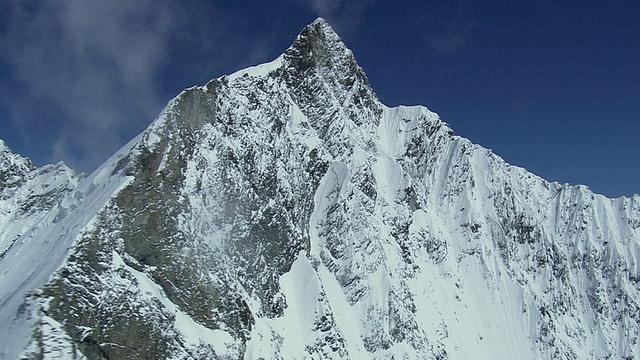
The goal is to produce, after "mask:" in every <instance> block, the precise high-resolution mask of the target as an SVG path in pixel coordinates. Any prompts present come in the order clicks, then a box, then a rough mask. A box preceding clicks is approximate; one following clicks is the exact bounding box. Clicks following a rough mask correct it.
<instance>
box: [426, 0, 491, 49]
mask: <svg viewBox="0 0 640 360" xmlns="http://www.w3.org/2000/svg"><path fill="white" fill-rule="evenodd" d="M474 6H476V5H474V4H473V3H471V2H468V1H466V0H453V1H446V2H438V1H425V2H424V3H423V4H422V6H420V7H419V10H418V11H420V12H421V16H417V19H419V21H420V23H419V24H418V26H420V27H422V28H423V29H422V31H424V33H425V34H426V41H427V44H428V45H429V46H430V47H431V48H433V49H434V50H435V51H436V52H438V53H440V54H445V55H454V54H457V53H459V52H460V51H462V50H464V49H465V48H467V47H468V46H470V42H469V38H470V36H471V34H472V33H473V31H474V29H475V27H476V16H477V15H478V11H479V10H478V9H476V8H475V7H474Z"/></svg>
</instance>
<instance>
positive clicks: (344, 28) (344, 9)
mask: <svg viewBox="0 0 640 360" xmlns="http://www.w3.org/2000/svg"><path fill="white" fill-rule="evenodd" d="M300 2H301V4H303V5H304V6H307V7H308V8H310V9H311V10H312V11H313V12H315V13H316V15H317V16H320V17H323V18H324V19H326V20H327V21H329V23H330V24H331V26H332V27H334V28H335V29H336V30H337V31H338V32H339V33H345V32H350V31H354V29H355V28H357V27H358V26H359V25H360V23H361V21H362V20H363V18H364V17H365V15H366V12H367V10H368V9H370V8H371V7H372V6H373V5H375V3H376V2H377V0H360V1H350V0H300Z"/></svg>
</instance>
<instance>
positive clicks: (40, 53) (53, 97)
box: [1, 0, 180, 168]
mask: <svg viewBox="0 0 640 360" xmlns="http://www.w3.org/2000/svg"><path fill="white" fill-rule="evenodd" d="M8 11H9V18H8V21H7V24H6V28H7V29H6V30H7V31H6V32H5V33H4V35H3V37H2V39H1V41H2V45H3V48H5V49H10V50H11V51H9V52H5V53H4V54H3V56H4V58H5V60H6V61H7V62H8V63H9V64H10V65H11V66H12V67H13V70H14V77H15V78H16V79H17V80H18V81H20V82H21V83H22V84H23V87H24V89H25V93H24V94H23V95H24V96H29V97H32V98H33V102H32V103H37V102H44V103H47V104H51V105H52V106H54V107H55V108H56V109H57V111H59V112H60V113H61V114H62V115H63V116H65V117H66V121H65V122H64V123H61V124H60V129H58V130H57V131H56V133H57V134H56V136H57V139H56V141H55V145H54V147H53V149H52V150H53V154H52V157H53V158H57V159H67V160H68V161H70V162H72V163H73V164H72V165H77V166H78V167H80V168H87V167H88V166H89V164H94V163H95V162H96V161H97V159H98V158H99V159H103V158H104V157H105V152H106V151H112V149H113V148H114V146H116V145H117V144H119V143H120V142H121V140H120V139H119V133H120V132H121V130H122V128H123V127H126V126H129V125H130V124H131V123H138V124H140V122H142V121H145V122H146V121H148V119H149V117H152V116H154V114H153V112H155V111H157V109H158V107H159V106H160V105H159V103H160V98H159V96H158V94H157V92H156V91H155V90H154V84H153V81H154V80H153V79H154V74H155V73H156V72H157V70H158V68H159V66H160V65H161V64H162V62H163V61H164V59H165V56H166V54H167V50H168V47H169V46H170V43H169V41H170V39H171V36H170V34H171V32H172V31H174V30H175V28H176V26H177V25H178V24H179V23H180V21H179V19H178V18H177V17H178V16H179V15H178V13H177V12H174V11H173V9H172V2H170V1H162V0H161V1H151V0H139V1H128V0H110V1H91V2H88V1H82V0H64V1H63V0H53V1H46V2H32V1H14V2H13V3H11V6H10V8H9V9H8ZM30 115H31V116H30ZM36 115H37V116H42V114H34V113H31V114H29V113H25V112H23V111H16V110H15V109H14V121H25V122H28V121H35V119H33V118H32V116H36Z"/></svg>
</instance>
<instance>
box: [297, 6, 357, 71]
mask: <svg viewBox="0 0 640 360" xmlns="http://www.w3.org/2000/svg"><path fill="white" fill-rule="evenodd" d="M285 57H288V58H289V59H291V60H292V63H293V64H294V65H296V67H297V68H299V69H301V70H308V69H310V68H314V67H316V66H321V67H326V66H329V67H332V65H335V62H336V61H339V60H344V61H347V62H352V63H354V64H355V58H354V57H353V53H351V51H350V50H349V49H347V47H346V45H345V44H344V43H343V42H342V39H340V36H338V34H337V33H336V32H335V31H334V30H333V28H331V26H330V25H329V24H328V23H327V22H326V21H325V20H324V19H323V18H317V19H316V20H315V21H314V22H312V23H311V24H309V25H307V26H306V27H305V28H304V29H303V30H302V31H301V32H300V34H299V35H298V37H297V38H296V40H295V41H294V43H293V45H291V48H289V49H288V50H287V51H286V52H285Z"/></svg>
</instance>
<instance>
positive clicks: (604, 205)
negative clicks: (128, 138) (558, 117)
mask: <svg viewBox="0 0 640 360" xmlns="http://www.w3.org/2000/svg"><path fill="white" fill-rule="evenodd" d="M3 164H4V163H3ZM11 164H14V165H12V166H13V167H11V166H9V167H7V166H3V169H6V168H11V169H12V170H10V171H8V170H2V173H1V174H2V175H1V176H2V179H3V181H5V183H3V187H2V191H3V193H2V194H5V193H9V192H11V194H14V193H17V190H12V189H17V188H23V187H24V186H25V185H24V184H26V183H28V181H27V180H21V179H26V178H27V176H26V175H24V174H29V173H31V172H33V171H35V170H34V169H33V166H32V165H30V164H29V163H28V161H26V160H20V161H13V162H12V163H11ZM58 168H59V169H63V170H56V171H53V170H50V171H49V172H50V173H53V174H58V175H56V176H58V178H65V179H68V180H66V182H65V181H62V180H60V181H59V182H58V183H56V184H59V186H55V187H54V188H55V189H62V190H57V191H56V192H55V194H56V195H55V196H51V197H48V196H47V197H44V198H45V200H43V201H41V202H40V203H42V204H45V205H41V206H40V205H38V206H39V207H38V209H42V210H41V212H39V214H42V215H39V216H41V217H40V219H42V220H39V221H40V224H41V225H40V227H41V228H42V230H41V231H39V232H37V233H35V234H34V235H30V237H29V236H28V235H26V234H27V233H26V232H24V231H23V230H20V231H18V230H16V229H18V228H19V227H18V226H17V225H15V224H16V222H15V220H12V219H14V218H11V217H10V216H8V215H5V213H2V216H3V218H2V219H0V220H1V221H2V224H3V225H2V226H3V227H2V228H1V229H2V232H1V233H0V236H2V238H1V239H2V244H3V248H4V249H5V250H4V252H3V257H1V258H0V266H1V267H4V268H6V269H7V270H6V272H5V273H4V275H3V274H0V276H3V277H2V278H0V281H1V282H2V287H3V288H4V287H5V284H8V285H10V286H9V287H6V288H7V289H9V290H6V291H4V292H2V293H0V295H1V296H2V297H1V298H0V302H2V310H1V311H0V313H1V314H2V315H3V318H6V319H7V323H10V324H11V325H10V326H8V327H6V329H5V330H0V340H2V341H0V343H3V344H10V343H11V344H13V345H11V346H7V349H5V350H4V352H2V351H0V354H4V356H5V357H6V358H14V357H18V356H23V357H25V358H74V357H77V358H88V359H108V358H114V359H121V358H122V359H125V358H132V359H133V358H136V359H137V358H154V359H155V358H220V359H237V358H246V359H258V358H265V359H268V358H305V357H308V358H417V359H466V358H476V359H477V358H487V359H496V358H504V359H512V358H520V359H537V358H558V359H576V358H584V359H587V358H588V359H591V358H598V359H601V358H602V359H604V358H625V357H626V358H634V357H638V356H640V345H638V324H639V322H638V315H637V314H638V306H639V302H638V299H639V286H640V285H639V279H640V268H639V264H638V260H637V259H638V256H640V251H639V249H638V245H639V244H640V230H639V228H640V197H638V196H635V197H633V198H631V199H628V198H620V199H615V200H612V199H607V198H604V197H602V196H600V195H595V194H593V193H591V192H590V191H589V190H588V189H587V188H585V187H581V186H568V185H560V184H556V183H549V182H547V181H545V180H543V179H540V178H538V177H536V176H534V175H532V174H530V173H527V172H526V171H525V170H523V169H520V168H517V167H513V166H510V165H508V164H506V163H505V162H504V161H503V160H502V159H501V158H499V157H498V156H496V155H494V154H492V153H491V151H489V150H486V149H483V148H482V147H480V146H478V145H475V144H472V143H470V142H469V141H467V140H466V139H463V138H460V137H458V136H456V135H454V133H453V132H452V131H451V129H450V128H449V127H448V125H447V124H445V123H444V122H442V121H441V120H440V119H439V118H438V116H437V115H436V114H434V113H432V112H430V111H428V110H427V109H426V108H423V107H398V108H388V107H386V106H384V105H382V104H381V103H380V102H379V101H378V100H377V98H376V96H375V94H374V92H373V90H372V89H371V87H370V86H369V83H368V80H367V78H366V75H365V74H364V73H363V71H362V69H361V68H360V67H359V66H358V65H357V63H356V61H355V59H354V57H353V54H352V53H351V52H350V51H349V50H348V49H347V48H346V47H345V45H344V44H343V43H342V42H341V40H340V39H339V37H338V36H337V35H336V34H335V33H334V32H333V30H332V29H331V28H330V27H329V25H327V23H326V22H324V21H323V20H321V19H319V20H317V21H316V22H314V23H313V24H311V25H309V26H308V27H306V28H305V29H304V30H303V31H302V33H301V34H300V35H299V36H298V37H297V39H296V40H295V42H294V44H293V45H292V46H291V48H289V49H288V50H287V51H286V52H285V53H284V54H283V55H281V56H280V57H279V58H277V59H276V60H274V61H272V62H271V63H267V64H263V65H260V66H257V67H254V68H250V69H247V70H243V71H240V72H237V73H235V74H232V75H229V76H224V77H221V78H218V79H215V80H212V81H211V82H209V83H208V84H206V85H205V86H202V87H194V88H191V89H187V90H185V91H184V92H182V93H181V94H180V95H178V96H177V97H176V98H175V99H174V100H172V101H171V102H170V103H169V105H168V106H167V108H166V109H165V110H164V111H163V113H162V114H161V115H160V117H159V118H158V119H157V120H156V121H155V122H154V123H152V124H151V126H150V127H149V129H148V130H147V131H145V132H144V133H143V134H141V135H140V136H139V137H137V138H136V139H134V140H132V142H131V143H129V144H128V145H127V146H125V147H124V148H123V149H122V150H120V151H119V152H118V153H117V154H115V155H114V156H113V157H112V158H111V159H110V160H109V161H107V163H105V165H103V167H101V168H100V169H98V170H97V171H96V172H95V173H94V174H93V175H91V176H90V177H88V178H87V179H84V180H82V181H81V182H80V183H79V184H77V179H76V178H75V177H74V176H72V175H68V176H67V177H64V176H63V175H60V174H67V172H68V170H65V168H62V167H60V166H59V167H58ZM52 169H53V168H52ZM6 174H10V175H6ZM20 174H22V175H20ZM35 178H39V179H43V178H41V177H35ZM6 179H10V180H6ZM25 181H26V182H25ZM49 182H51V181H47V183H49ZM51 183H52V184H53V182H51ZM16 184H17V185H16ZM21 184H22V185H21ZM61 184H64V185H61ZM52 186H53V185H52ZM25 191H26V190H25ZM43 191H44V190H43ZM47 191H48V190H47ZM47 191H45V192H44V193H48V192H47ZM3 196H5V195H3ZM6 198H7V199H8V198H11V199H18V197H16V196H14V195H11V197H9V196H6ZM22 198H24V196H23V197H22ZM22 198H20V199H22ZM3 199H4V198H3ZM3 201H4V200H3ZM11 201H15V202H16V203H17V202H20V201H22V200H11ZM27 203H28V201H27ZM40 203H38V204H40ZM11 216H14V215H11ZM5 224H7V225H5ZM30 227H34V226H33V223H29V224H28V225H25V226H23V227H22V228H20V229H23V228H24V229H30ZM10 238H14V239H16V240H10V241H13V244H14V245H7V246H5V244H8V243H7V242H6V240H5V239H10ZM20 247H22V248H23V249H38V251H39V252H37V255H42V254H46V256H45V257H43V256H40V257H38V256H33V254H32V255H30V257H29V259H30V261H31V264H32V265H30V266H31V268H37V269H39V272H38V274H39V275H38V276H24V275H20V274H22V273H23V270H24V267H22V266H20V265H18V264H17V263H16V260H15V259H18V258H19V256H21V255H20ZM34 251H35V250H34ZM34 254H36V253H34ZM45 265H46V266H45ZM20 334H23V335H24V334H26V335H28V336H26V338H28V339H30V340H29V341H28V343H25V342H24V341H22V342H21V339H22V338H21V337H20V336H19V335H20ZM9 341H11V342H9Z"/></svg>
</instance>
